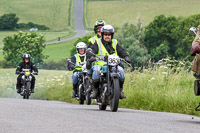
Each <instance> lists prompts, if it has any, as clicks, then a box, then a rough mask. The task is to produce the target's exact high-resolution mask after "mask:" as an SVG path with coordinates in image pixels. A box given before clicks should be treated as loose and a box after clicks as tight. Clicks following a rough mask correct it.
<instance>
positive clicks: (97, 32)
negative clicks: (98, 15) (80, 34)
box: [88, 20, 106, 48]
mask: <svg viewBox="0 0 200 133" xmlns="http://www.w3.org/2000/svg"><path fill="white" fill-rule="evenodd" d="M105 24H106V22H105V21H103V20H97V21H96V22H95V23H94V32H95V36H93V37H91V38H90V39H89V40H88V48H91V46H92V45H93V44H94V43H95V42H96V40H98V38H101V28H102V27H103V26H104V25H105Z"/></svg>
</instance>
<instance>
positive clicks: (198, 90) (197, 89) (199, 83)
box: [189, 27, 200, 111]
mask: <svg viewBox="0 0 200 133" xmlns="http://www.w3.org/2000/svg"><path fill="white" fill-rule="evenodd" d="M196 31H197V29H196V28H195V27H191V28H190V29H189V32H190V34H191V35H196V36H197V37H198V38H199V39H200V37H199V35H198V34H197V32H196ZM196 56H199V54H196ZM193 75H194V77H195V78H196V80H195V81H194V94H195V96H200V74H198V73H196V72H194V73H193ZM199 107H200V103H199V105H198V106H197V107H196V108H195V110H196V111H200V109H199Z"/></svg>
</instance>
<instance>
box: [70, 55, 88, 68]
mask: <svg viewBox="0 0 200 133" xmlns="http://www.w3.org/2000/svg"><path fill="white" fill-rule="evenodd" d="M74 56H75V57H76V66H78V65H79V64H80V63H82V62H81V58H80V56H79V54H75V55H74ZM83 62H86V56H85V57H84V61H83ZM75 70H77V71H81V70H82V68H81V67H80V68H75V69H74V70H73V71H75Z"/></svg>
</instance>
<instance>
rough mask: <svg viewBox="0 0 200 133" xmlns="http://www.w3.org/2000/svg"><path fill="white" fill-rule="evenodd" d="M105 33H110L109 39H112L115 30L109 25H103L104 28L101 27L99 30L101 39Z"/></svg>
mask: <svg viewBox="0 0 200 133" xmlns="http://www.w3.org/2000/svg"><path fill="white" fill-rule="evenodd" d="M105 32H107V33H111V39H113V36H114V33H115V30H114V28H113V27H112V26H111V25H105V26H103V27H102V28H101V36H102V38H103V35H104V33H105Z"/></svg>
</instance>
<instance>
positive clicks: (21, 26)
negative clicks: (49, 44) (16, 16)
mask: <svg viewBox="0 0 200 133" xmlns="http://www.w3.org/2000/svg"><path fill="white" fill-rule="evenodd" d="M34 27H36V28H38V29H39V30H49V27H46V26H45V25H39V24H34V23H32V22H28V23H27V24H25V23H19V24H17V29H30V28H34Z"/></svg>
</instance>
